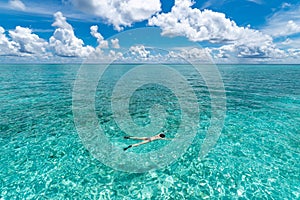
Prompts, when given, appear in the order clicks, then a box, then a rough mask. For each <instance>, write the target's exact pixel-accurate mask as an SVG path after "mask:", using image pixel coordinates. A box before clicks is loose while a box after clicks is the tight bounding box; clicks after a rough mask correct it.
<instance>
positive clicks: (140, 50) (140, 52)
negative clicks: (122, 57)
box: [129, 45, 150, 58]
mask: <svg viewBox="0 0 300 200" xmlns="http://www.w3.org/2000/svg"><path fill="white" fill-rule="evenodd" d="M129 51H130V53H131V54H132V55H133V56H136V57H141V58H147V57H149V55H150V51H148V50H146V48H145V46H143V45H137V46H131V47H130V48H129Z"/></svg>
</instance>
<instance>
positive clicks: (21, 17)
mask: <svg viewBox="0 0 300 200" xmlns="http://www.w3.org/2000/svg"><path fill="white" fill-rule="evenodd" d="M208 55H209V59H210V60H211V61H212V62H214V63H254V64H255V63H265V64H269V63H287V64H289V63H292V64H300V2H299V1H298V0H286V1H280V0H272V1H267V0H201V1H200V0H196V1H191V0H101V1H97V0H44V1H34V0H8V1H7V0H0V62H2V63H10V62H20V63H22V62H23V63H27V62H35V63H40V62H41V63H44V62H45V63H60V62H62V63H73V62H82V61H85V60H93V61H95V62H96V61H97V62H111V61H112V60H117V61H119V62H128V63H131V62H179V61H178V58H182V59H188V60H196V61H204V60H205V59H207V56H208Z"/></svg>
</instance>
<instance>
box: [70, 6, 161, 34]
mask: <svg viewBox="0 0 300 200" xmlns="http://www.w3.org/2000/svg"><path fill="white" fill-rule="evenodd" d="M71 2H72V4H73V5H74V6H75V7H76V8H77V9H79V10H81V11H84V12H87V13H88V14H93V15H96V16H99V17H101V18H103V19H104V20H105V21H106V22H107V23H109V24H112V25H114V27H115V28H116V29H117V30H119V31H120V30H122V26H131V24H132V23H134V22H139V21H143V20H146V19H148V18H149V17H151V16H152V15H154V14H155V13H157V12H159V11H160V10H161V8H160V6H161V3H160V1H159V0H114V1H112V0H101V1H99V0H71Z"/></svg>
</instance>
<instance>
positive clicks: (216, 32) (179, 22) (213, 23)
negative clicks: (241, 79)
mask: <svg viewBox="0 0 300 200" xmlns="http://www.w3.org/2000/svg"><path fill="white" fill-rule="evenodd" d="M192 5H193V2H191V1H190V0H175V5H174V6H173V7H172V9H171V11H170V12H169V13H161V14H157V15H156V16H154V17H152V18H151V19H150V20H149V25H151V26H159V27H160V28H161V29H162V35H164V36H170V37H175V36H184V37H186V38H188V39H189V40H191V41H194V42H203V41H208V42H211V43H220V44H224V43H225V46H223V47H222V48H221V49H220V52H219V53H220V54H219V56H222V57H225V56H229V55H230V54H232V53H236V56H237V57H246V58H249V57H253V58H255V57H256V58H264V57H270V56H272V55H278V54H281V52H280V50H279V49H277V48H276V47H275V45H274V44H273V39H272V37H271V36H269V35H267V34H263V33H262V32H260V31H257V30H253V29H250V28H249V27H239V26H237V24H236V23H235V22H234V21H232V20H230V19H228V18H226V16H225V14H223V13H218V12H214V11H211V10H203V11H200V10H199V9H197V8H192ZM227 51H229V53H230V54H229V53H228V52H227Z"/></svg>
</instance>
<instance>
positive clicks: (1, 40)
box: [0, 26, 19, 56]
mask: <svg viewBox="0 0 300 200" xmlns="http://www.w3.org/2000/svg"><path fill="white" fill-rule="evenodd" d="M18 48H19V46H18V44H17V43H16V42H14V41H10V40H9V39H8V38H7V36H6V35H5V30H4V28H3V27H1V26H0V55H1V56H3V55H17V54H18Z"/></svg>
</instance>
